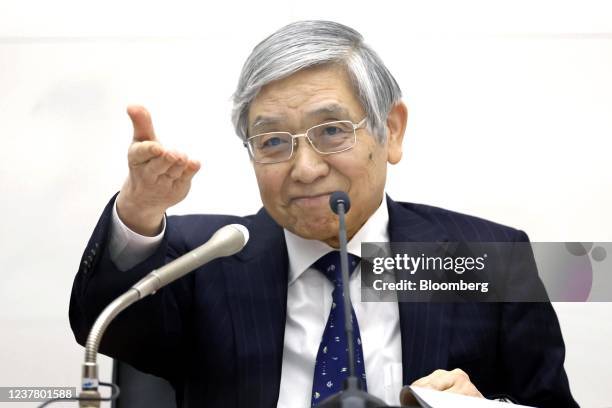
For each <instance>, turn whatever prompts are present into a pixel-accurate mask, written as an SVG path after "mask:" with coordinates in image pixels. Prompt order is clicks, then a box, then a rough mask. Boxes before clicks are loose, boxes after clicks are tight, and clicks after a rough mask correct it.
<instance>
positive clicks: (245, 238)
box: [228, 224, 249, 247]
mask: <svg viewBox="0 0 612 408" xmlns="http://www.w3.org/2000/svg"><path fill="white" fill-rule="evenodd" d="M228 227H232V228H234V229H236V230H238V231H239V232H240V235H242V239H243V244H242V246H243V247H244V246H245V245H246V243H247V242H249V230H248V229H247V227H245V226H244V225H242V224H229V225H228Z"/></svg>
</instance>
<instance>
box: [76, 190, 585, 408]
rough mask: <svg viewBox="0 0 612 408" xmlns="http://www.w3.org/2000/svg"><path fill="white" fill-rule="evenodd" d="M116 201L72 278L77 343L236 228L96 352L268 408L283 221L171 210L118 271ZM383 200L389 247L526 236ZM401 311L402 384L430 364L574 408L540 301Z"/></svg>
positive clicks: (204, 400)
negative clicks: (131, 294)
mask: <svg viewBox="0 0 612 408" xmlns="http://www.w3.org/2000/svg"><path fill="white" fill-rule="evenodd" d="M113 201H114V200H111V202H110V203H109V204H108V205H107V206H106V209H105V210H104V213H103V215H102V217H101V218H100V220H99V222H98V224H97V226H96V228H95V231H94V233H93V235H92V237H91V239H90V240H89V243H88V245H87V248H86V250H85V253H84V256H83V259H82V261H81V262H82V263H81V267H80V270H79V272H78V274H77V276H76V278H75V281H74V286H73V289H72V297H71V300H70V322H71V326H72V329H73V331H74V334H75V337H76V339H77V341H78V342H79V343H80V344H84V342H85V340H86V338H87V334H88V332H89V329H90V327H91V326H92V324H93V322H94V321H95V319H96V317H97V316H98V314H99V313H100V312H101V311H102V309H103V308H104V307H105V306H106V305H107V304H108V303H110V302H111V300H113V299H114V298H115V297H116V296H118V295H120V294H121V293H122V292H124V291H125V290H127V289H128V288H129V287H130V286H131V285H132V284H133V283H135V282H136V281H137V280H139V279H140V278H141V277H142V276H143V275H145V274H146V273H147V272H149V271H151V270H152V269H155V268H157V267H159V266H161V265H162V264H164V263H166V262H168V261H169V260H171V259H173V258H176V257H178V256H180V255H181V254H183V253H185V252H187V251H189V250H191V249H193V248H194V247H196V246H198V245H200V244H202V243H204V242H205V241H206V240H207V239H208V238H209V237H210V236H211V235H212V233H213V232H214V231H216V230H217V229H218V228H220V227H221V226H223V225H225V224H229V223H241V224H244V225H245V226H247V227H248V229H249V231H250V233H251V239H250V241H249V243H248V244H247V246H246V247H245V248H244V249H243V250H242V251H241V252H240V253H238V254H237V255H235V256H232V257H228V258H224V259H218V260H215V261H213V262H211V263H209V264H208V265H205V266H204V267H201V268H200V269H199V270H197V271H195V273H192V274H190V275H188V276H186V277H184V278H182V279H180V280H178V281H176V282H174V283H173V284H171V285H170V286H168V287H166V288H164V289H162V290H160V291H159V292H158V293H157V294H155V295H153V296H151V297H149V298H146V299H144V300H143V301H141V302H139V303H137V304H135V305H133V306H131V307H130V308H129V309H127V310H126V311H124V312H123V313H122V314H121V315H120V316H119V317H118V318H117V319H116V321H115V322H113V323H112V324H111V326H110V327H109V329H108V331H107V333H106V335H105V336H104V338H103V341H102V345H101V351H102V352H103V353H106V354H108V355H110V356H112V357H115V358H118V359H121V360H124V361H126V362H128V363H130V364H132V365H134V366H135V367H137V368H138V369H140V370H142V371H146V372H150V373H152V374H155V375H158V376H160V377H163V378H166V379H167V380H169V381H170V382H171V383H172V384H173V386H174V387H175V389H176V391H177V400H178V405H179V406H182V407H204V406H206V407H224V408H225V407H246V406H251V407H275V406H276V403H277V400H278V394H279V386H280V377H281V364H282V352H283V336H284V330H285V313H286V304H287V273H288V272H287V271H288V257H287V249H286V245H285V240H284V234H283V230H282V228H281V227H279V226H278V225H277V224H276V223H275V222H274V220H272V218H271V217H270V216H269V215H268V214H267V212H266V211H265V210H264V209H262V210H260V211H259V212H258V213H257V214H255V215H252V216H248V217H236V216H225V215H189V216H171V217H168V220H167V228H166V233H165V236H164V239H163V242H162V244H161V246H160V247H159V249H158V250H157V251H156V252H155V254H153V255H152V256H151V257H150V258H148V259H147V260H145V261H144V262H142V263H141V264H139V265H137V266H135V267H134V268H132V269H131V270H129V271H119V270H118V269H117V268H116V267H115V265H114V264H113V263H112V261H111V260H110V257H109V252H108V242H107V241H108V231H109V225H110V222H111V214H112V213H111V211H112V203H113ZM388 207H389V236H390V239H391V241H393V242H409V241H417V242H430V241H492V242H501V241H504V242H505V241H526V240H527V236H526V235H525V233H523V232H521V231H517V230H514V229H512V228H508V227H504V226H501V225H498V224H494V223H492V222H489V221H485V220H482V219H479V218H475V217H470V216H466V215H462V214H458V213H453V212H450V211H446V210H443V209H439V208H435V207H429V206H425V205H418V204H408V203H396V202H394V201H392V200H391V199H388ZM533 279H535V280H538V278H537V277H533ZM527 283H529V282H527ZM398 307H399V315H400V327H401V343H402V360H403V381H404V384H410V383H412V382H413V381H414V380H416V379H418V378H420V377H422V376H425V375H428V374H430V373H431V372H433V371H434V370H436V369H454V368H461V369H463V370H464V371H465V372H467V373H468V374H469V376H470V379H471V381H472V382H473V383H474V384H475V385H476V387H477V388H478V389H479V390H480V391H481V392H482V394H483V395H485V396H489V397H490V396H494V395H500V394H502V395H509V396H511V397H513V398H514V399H515V400H516V401H518V402H520V403H523V404H528V405H534V406H539V407H553V406H554V407H573V406H576V403H575V402H574V400H573V399H572V396H571V394H570V390H569V385H568V381H567V377H566V374H565V371H564V369H563V360H564V355H565V348H564V344H563V339H562V337H561V332H560V329H559V323H558V320H557V317H556V315H555V312H554V310H553V308H552V307H551V305H550V304H549V303H454V304H453V303H403V302H400V303H398ZM369 375H376V373H369Z"/></svg>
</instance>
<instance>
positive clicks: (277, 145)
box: [244, 117, 367, 164]
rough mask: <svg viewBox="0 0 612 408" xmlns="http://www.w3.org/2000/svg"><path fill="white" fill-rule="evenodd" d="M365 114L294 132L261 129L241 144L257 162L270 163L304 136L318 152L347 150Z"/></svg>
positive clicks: (290, 151) (286, 154)
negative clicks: (354, 121)
mask: <svg viewBox="0 0 612 408" xmlns="http://www.w3.org/2000/svg"><path fill="white" fill-rule="evenodd" d="M366 119H367V117H365V118H363V119H362V120H361V121H359V123H356V124H355V123H353V122H351V121H350V120H338V121H334V122H327V123H322V124H320V125H317V126H313V127H311V128H310V129H308V130H307V131H306V132H304V133H299V134H296V135H293V134H291V133H289V132H269V133H260V134H258V135H255V136H251V137H249V138H248V139H247V140H246V142H244V146H245V147H246V148H247V149H248V150H249V154H250V156H251V158H252V159H253V160H254V161H255V162H256V163H262V164H272V163H279V162H283V161H287V160H289V159H291V157H292V156H293V151H294V150H295V149H294V146H296V145H297V141H296V139H297V138H298V137H305V138H306V139H308V142H310V145H311V146H312V148H313V149H314V150H315V151H316V152H317V153H319V154H324V155H327V154H334V153H340V152H344V151H347V150H349V149H352V148H353V146H355V143H356V141H357V134H356V131H357V129H362V128H364V127H365V124H366Z"/></svg>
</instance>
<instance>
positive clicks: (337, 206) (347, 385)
mask: <svg viewBox="0 0 612 408" xmlns="http://www.w3.org/2000/svg"><path fill="white" fill-rule="evenodd" d="M329 206H330V207H331V210H332V211H333V212H334V213H336V214H338V220H339V222H340V225H339V227H338V239H339V241H340V270H341V272H342V291H343V293H344V296H343V297H344V330H345V332H346V341H347V343H348V351H347V353H348V362H349V376H348V378H347V379H346V380H344V384H343V389H342V391H340V392H338V393H336V394H334V395H331V396H330V397H328V398H326V399H324V400H323V401H321V403H320V404H317V407H319V408H340V407H341V408H376V407H385V406H386V404H385V403H384V402H383V401H381V400H380V399H378V398H376V397H374V396H372V395H370V394H368V393H367V392H365V391H363V390H362V385H361V380H360V379H359V378H357V376H356V375H355V371H356V369H355V345H354V343H353V338H354V334H353V319H352V316H351V310H352V307H353V306H352V304H351V290H350V287H349V272H348V253H347V250H346V220H345V216H346V213H347V212H348V211H349V209H350V208H351V200H350V199H349V196H348V194H346V193H345V192H344V191H335V192H333V193H332V194H331V196H330V197H329ZM364 364H365V361H364Z"/></svg>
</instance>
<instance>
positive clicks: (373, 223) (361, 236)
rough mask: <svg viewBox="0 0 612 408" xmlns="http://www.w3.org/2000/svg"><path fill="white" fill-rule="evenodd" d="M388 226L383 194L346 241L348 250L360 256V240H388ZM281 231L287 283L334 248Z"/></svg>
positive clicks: (385, 200) (385, 198) (387, 214)
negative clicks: (285, 257)
mask: <svg viewBox="0 0 612 408" xmlns="http://www.w3.org/2000/svg"><path fill="white" fill-rule="evenodd" d="M388 226H389V210H388V208H387V195H386V194H383V199H382V201H381V203H380V205H379V206H378V209H377V210H376V211H375V212H374V214H372V216H370V218H369V219H368V220H367V221H366V223H365V224H363V226H362V227H361V229H360V230H359V231H357V233H356V234H355V235H354V236H353V238H352V239H351V240H350V241H349V242H348V244H347V250H348V252H349V253H351V254H353V255H357V256H359V257H361V243H362V242H389V232H388V229H387V228H388ZM283 231H284V233H285V242H286V243H287V253H288V255H289V285H291V284H293V282H295V281H296V280H297V279H298V278H299V277H300V276H301V275H302V273H304V272H305V271H306V270H307V269H308V268H310V266H311V265H312V264H313V263H315V262H316V261H317V260H318V259H319V258H320V257H322V256H323V255H325V254H326V253H328V252H330V251H334V250H335V249H334V248H332V247H330V246H329V245H327V244H326V243H324V242H321V241H317V240H312V239H305V238H302V237H300V236H298V235H295V234H294V233H292V232H290V231H287V229H284V230H283Z"/></svg>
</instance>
